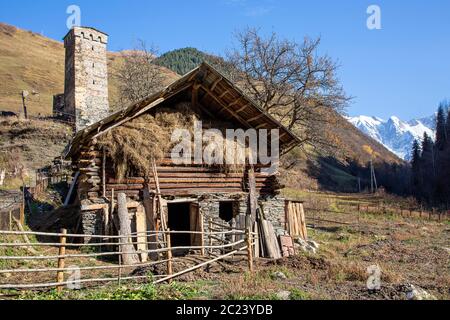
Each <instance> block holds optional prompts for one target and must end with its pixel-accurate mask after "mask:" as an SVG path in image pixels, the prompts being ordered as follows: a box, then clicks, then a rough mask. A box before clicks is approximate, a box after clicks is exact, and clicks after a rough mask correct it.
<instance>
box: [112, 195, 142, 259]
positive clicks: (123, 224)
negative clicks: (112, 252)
mask: <svg viewBox="0 0 450 320" xmlns="http://www.w3.org/2000/svg"><path fill="white" fill-rule="evenodd" d="M117 204H118V209H117V211H118V216H119V224H120V230H119V234H120V235H123V236H127V237H125V238H121V239H120V244H121V246H122V251H121V252H123V254H122V256H123V257H122V259H123V262H124V264H127V265H129V264H137V263H138V262H139V257H138V255H137V254H136V250H135V249H134V246H133V244H132V243H131V242H132V239H131V221H130V216H129V213H128V209H127V196H126V195H125V193H119V194H118V195H117Z"/></svg>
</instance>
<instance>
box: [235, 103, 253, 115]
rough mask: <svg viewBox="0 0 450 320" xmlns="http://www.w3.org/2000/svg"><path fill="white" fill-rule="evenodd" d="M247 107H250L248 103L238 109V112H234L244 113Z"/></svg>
mask: <svg viewBox="0 0 450 320" xmlns="http://www.w3.org/2000/svg"><path fill="white" fill-rule="evenodd" d="M249 106H250V103H247V104H246V105H245V106H243V107H242V108H240V109H238V110H237V111H236V113H240V112H242V111H244V110H245V109H247V108H248V107H249Z"/></svg>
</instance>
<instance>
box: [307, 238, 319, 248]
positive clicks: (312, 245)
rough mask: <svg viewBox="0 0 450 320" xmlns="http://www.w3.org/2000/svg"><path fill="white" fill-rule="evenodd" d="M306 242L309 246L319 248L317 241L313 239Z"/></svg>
mask: <svg viewBox="0 0 450 320" xmlns="http://www.w3.org/2000/svg"><path fill="white" fill-rule="evenodd" d="M307 242H308V244H309V245H310V246H311V247H313V248H314V249H316V250H317V249H319V244H318V243H317V242H315V241H313V240H308V241H307Z"/></svg>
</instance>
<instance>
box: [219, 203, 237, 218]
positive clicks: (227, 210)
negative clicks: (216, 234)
mask: <svg viewBox="0 0 450 320" xmlns="http://www.w3.org/2000/svg"><path fill="white" fill-rule="evenodd" d="M233 204H234V202H233V201H221V202H219V218H220V219H222V220H223V221H226V222H230V221H231V220H233V218H234V213H233Z"/></svg>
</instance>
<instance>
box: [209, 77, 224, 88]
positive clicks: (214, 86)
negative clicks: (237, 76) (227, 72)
mask: <svg viewBox="0 0 450 320" xmlns="http://www.w3.org/2000/svg"><path fill="white" fill-rule="evenodd" d="M222 80H223V78H222V77H220V78H218V79H217V80H216V81H214V83H213V85H212V86H211V89H210V90H211V91H214V89H216V87H217V85H218V84H219V83H220V82H221V81H222Z"/></svg>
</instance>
